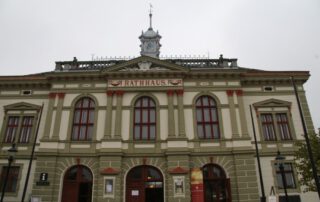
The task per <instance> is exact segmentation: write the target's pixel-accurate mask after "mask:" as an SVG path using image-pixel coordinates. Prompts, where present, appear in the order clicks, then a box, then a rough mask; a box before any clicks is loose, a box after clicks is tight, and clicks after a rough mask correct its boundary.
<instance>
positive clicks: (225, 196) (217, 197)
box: [202, 164, 231, 202]
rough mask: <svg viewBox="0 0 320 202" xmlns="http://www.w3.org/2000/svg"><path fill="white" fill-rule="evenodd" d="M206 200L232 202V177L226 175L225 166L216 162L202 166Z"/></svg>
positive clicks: (209, 201)
mask: <svg viewBox="0 0 320 202" xmlns="http://www.w3.org/2000/svg"><path fill="white" fill-rule="evenodd" d="M202 173H203V185H204V201H206V202H231V191H230V179H229V178H227V177H226V173H225V172H224V170H223V168H221V167H220V166H219V165H216V164H207V165H205V166H203V167H202Z"/></svg>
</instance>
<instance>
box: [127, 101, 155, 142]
mask: <svg viewBox="0 0 320 202" xmlns="http://www.w3.org/2000/svg"><path fill="white" fill-rule="evenodd" d="M144 99H147V106H143V105H144ZM138 102H140V106H137V103H138ZM151 102H152V105H153V106H151ZM136 110H139V111H138V112H139V118H140V120H139V122H137V120H136V112H137V111H136ZM144 110H147V117H146V118H147V120H146V122H145V121H144ZM151 111H154V117H153V118H152V119H154V121H151V120H150V119H151V117H150V116H151V113H150V112H151ZM157 115H158V110H157V103H156V101H155V100H154V99H153V98H152V97H151V96H147V95H143V96H140V97H138V98H137V99H135V101H134V104H133V121H132V122H133V123H132V124H133V130H132V137H133V140H134V141H155V140H156V139H157V134H158V131H157V125H158V124H157V120H158V117H157ZM152 126H153V127H154V137H153V138H152V137H151V132H150V129H151V127H152ZM136 127H139V133H140V134H139V138H136ZM144 127H147V131H148V132H147V137H146V138H144V136H145V135H144V134H143V128H144Z"/></svg>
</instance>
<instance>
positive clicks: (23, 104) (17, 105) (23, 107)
mask: <svg viewBox="0 0 320 202" xmlns="http://www.w3.org/2000/svg"><path fill="white" fill-rule="evenodd" d="M40 107H41V106H39V105H35V104H30V103H26V102H18V103H14V104H10V105H7V106H4V109H5V111H8V110H39V109H40Z"/></svg>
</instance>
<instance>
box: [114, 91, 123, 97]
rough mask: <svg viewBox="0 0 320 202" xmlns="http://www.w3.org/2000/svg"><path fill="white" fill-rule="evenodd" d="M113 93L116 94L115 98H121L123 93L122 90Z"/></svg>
mask: <svg viewBox="0 0 320 202" xmlns="http://www.w3.org/2000/svg"><path fill="white" fill-rule="evenodd" d="M115 93H116V95H117V96H123V94H124V91H123V90H117V91H115Z"/></svg>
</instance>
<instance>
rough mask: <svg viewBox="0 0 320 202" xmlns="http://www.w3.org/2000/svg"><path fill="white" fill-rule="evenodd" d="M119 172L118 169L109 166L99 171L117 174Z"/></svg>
mask: <svg viewBox="0 0 320 202" xmlns="http://www.w3.org/2000/svg"><path fill="white" fill-rule="evenodd" d="M119 173H120V171H119V170H118V169H115V168H111V167H108V168H105V169H103V170H101V171H100V174H101V175H117V174H119Z"/></svg>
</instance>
